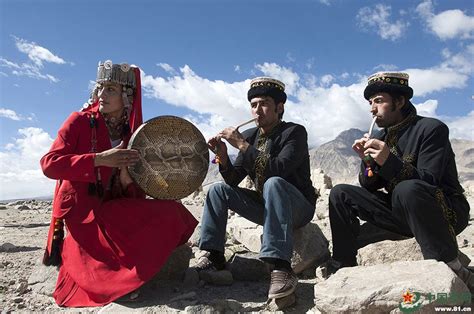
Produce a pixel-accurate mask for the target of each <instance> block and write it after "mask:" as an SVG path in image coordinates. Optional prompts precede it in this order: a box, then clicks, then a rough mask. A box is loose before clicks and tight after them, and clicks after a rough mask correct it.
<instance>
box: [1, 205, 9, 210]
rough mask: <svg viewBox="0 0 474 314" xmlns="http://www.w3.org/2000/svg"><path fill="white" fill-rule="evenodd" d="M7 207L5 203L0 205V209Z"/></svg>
mask: <svg viewBox="0 0 474 314" xmlns="http://www.w3.org/2000/svg"><path fill="white" fill-rule="evenodd" d="M4 209H8V207H7V206H6V205H0V210H4Z"/></svg>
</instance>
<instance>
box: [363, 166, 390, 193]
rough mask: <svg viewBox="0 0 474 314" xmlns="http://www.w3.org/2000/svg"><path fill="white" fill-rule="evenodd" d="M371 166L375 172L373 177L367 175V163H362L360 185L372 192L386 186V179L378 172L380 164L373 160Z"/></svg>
mask: <svg viewBox="0 0 474 314" xmlns="http://www.w3.org/2000/svg"><path fill="white" fill-rule="evenodd" d="M370 167H371V168H372V171H373V172H374V175H373V176H372V177H368V176H366V175H365V163H364V162H363V161H362V162H361V164H360V171H359V183H360V186H362V187H363V188H365V189H367V190H369V191H370V192H375V191H377V190H378V189H381V188H383V187H384V186H385V184H386V181H385V180H384V179H383V178H382V177H381V176H380V175H379V174H378V171H379V169H380V168H379V166H378V165H377V164H376V163H375V162H374V161H372V162H371V165H370Z"/></svg>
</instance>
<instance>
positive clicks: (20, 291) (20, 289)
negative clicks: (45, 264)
mask: <svg viewBox="0 0 474 314" xmlns="http://www.w3.org/2000/svg"><path fill="white" fill-rule="evenodd" d="M27 290H28V282H26V281H21V282H20V283H19V284H18V285H17V286H16V288H15V292H16V293H18V294H24V293H25V292H26V291H27Z"/></svg>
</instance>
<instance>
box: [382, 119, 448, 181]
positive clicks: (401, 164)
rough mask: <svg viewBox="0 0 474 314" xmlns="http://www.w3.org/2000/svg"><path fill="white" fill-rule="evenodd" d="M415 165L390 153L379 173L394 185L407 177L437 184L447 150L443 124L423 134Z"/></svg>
mask: <svg viewBox="0 0 474 314" xmlns="http://www.w3.org/2000/svg"><path fill="white" fill-rule="evenodd" d="M421 141H422V142H421V144H420V149H419V152H418V155H417V156H416V166H414V165H413V164H412V163H411V162H410V160H403V159H400V158H399V157H397V156H395V155H394V154H392V153H390V155H389V157H388V159H387V161H386V162H385V163H384V164H383V166H382V167H381V168H380V172H379V174H380V175H381V176H382V177H383V178H384V179H386V180H387V181H390V183H391V184H392V185H395V184H397V183H399V182H401V181H404V180H409V179H419V180H423V181H425V182H427V183H429V184H431V185H435V186H437V185H439V184H440V181H441V178H442V177H443V174H444V171H445V168H446V162H447V157H448V152H449V150H448V149H447V148H448V145H449V129H448V127H447V126H446V125H445V124H440V125H438V126H436V127H435V128H434V129H432V130H431V131H428V132H427V134H426V135H424V136H423V138H422V140H421Z"/></svg>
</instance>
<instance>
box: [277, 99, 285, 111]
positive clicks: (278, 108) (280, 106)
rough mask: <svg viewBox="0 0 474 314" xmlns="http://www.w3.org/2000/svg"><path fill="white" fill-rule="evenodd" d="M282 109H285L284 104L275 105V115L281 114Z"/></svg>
mask: <svg viewBox="0 0 474 314" xmlns="http://www.w3.org/2000/svg"><path fill="white" fill-rule="evenodd" d="M284 109H285V104H284V103H282V102H280V103H278V105H277V113H282V112H283V110H284Z"/></svg>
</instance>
